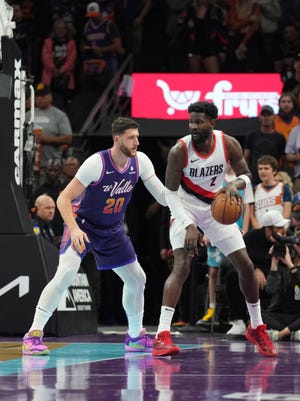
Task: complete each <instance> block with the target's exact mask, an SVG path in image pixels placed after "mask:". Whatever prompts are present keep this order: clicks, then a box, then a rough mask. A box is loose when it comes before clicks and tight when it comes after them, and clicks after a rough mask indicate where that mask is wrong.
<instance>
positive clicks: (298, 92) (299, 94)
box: [292, 83, 300, 119]
mask: <svg viewBox="0 0 300 401" xmlns="http://www.w3.org/2000/svg"><path fill="white" fill-rule="evenodd" d="M292 94H293V95H294V96H295V99H296V109H297V110H296V115H297V117H299V119H300V83H299V85H297V86H295V88H294V89H293V90H292Z"/></svg>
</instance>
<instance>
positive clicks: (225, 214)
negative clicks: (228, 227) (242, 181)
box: [211, 192, 242, 224]
mask: <svg viewBox="0 0 300 401" xmlns="http://www.w3.org/2000/svg"><path fill="white" fill-rule="evenodd" d="M230 199H231V197H230V196H229V195H227V196H226V195H225V193H222V192H221V193H220V194H218V195H217V196H215V198H214V200H213V201H212V204H211V214H212V216H213V218H214V219H215V220H217V222H219V223H221V224H233V223H235V222H236V221H237V220H238V219H239V218H240V217H241V215H242V205H238V200H237V198H236V197H234V202H233V203H230Z"/></svg>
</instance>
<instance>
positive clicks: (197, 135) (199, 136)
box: [191, 129, 211, 145]
mask: <svg viewBox="0 0 300 401" xmlns="http://www.w3.org/2000/svg"><path fill="white" fill-rule="evenodd" d="M210 133H211V130H210V129H205V130H203V131H202V130H201V131H191V135H192V139H193V143H194V144H195V145H201V144H202V143H204V142H205V141H206V140H207V139H208V138H209V135H210Z"/></svg>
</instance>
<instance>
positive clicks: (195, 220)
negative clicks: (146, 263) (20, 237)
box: [152, 102, 277, 357]
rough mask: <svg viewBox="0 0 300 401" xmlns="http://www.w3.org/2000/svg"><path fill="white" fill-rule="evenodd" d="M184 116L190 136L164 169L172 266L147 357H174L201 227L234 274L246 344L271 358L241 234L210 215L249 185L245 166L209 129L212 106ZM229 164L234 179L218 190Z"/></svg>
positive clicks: (232, 143)
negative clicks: (218, 197) (179, 307)
mask: <svg viewBox="0 0 300 401" xmlns="http://www.w3.org/2000/svg"><path fill="white" fill-rule="evenodd" d="M188 112H189V114H190V120H189V135H186V136H185V137H183V138H181V139H180V140H179V141H178V143H177V144H176V145H175V146H173V147H172V148H171V150H170V152H169V156H168V163H167V169H166V200H167V203H168V206H169V208H170V210H171V214H172V219H171V224H170V242H171V245H172V248H173V254H174V267H173V269H172V272H171V274H170V275H169V277H168V278H167V280H166V282H165V285H164V291H163V300H162V307H161V314H160V320H159V326H158V329H157V334H156V337H155V339H154V341H153V348H152V354H153V355H154V356H165V355H175V354H177V353H178V352H179V347H178V346H177V345H175V344H173V342H172V339H171V335H170V326H171V321H172V318H173V315H174V311H175V307H176V304H177V302H178V300H179V297H180V294H181V290H182V286H183V283H184V282H185V280H186V278H187V277H188V274H189V272H190V265H191V260H192V257H193V256H195V255H196V254H197V253H198V246H199V245H202V244H203V235H202V234H201V233H200V231H199V230H198V228H200V229H201V230H202V231H203V232H204V233H205V234H206V235H207V237H208V238H209V240H210V242H211V243H212V244H213V245H215V246H216V247H217V248H218V249H219V250H220V251H221V252H222V253H223V254H224V255H225V256H227V257H228V259H229V260H230V261H231V262H232V264H233V266H234V267H235V269H236V270H237V272H238V274H239V281H240V287H241V290H242V292H243V294H244V296H245V299H246V303H247V307H248V311H249V315H250V325H249V326H248V328H247V330H246V337H247V339H248V340H249V341H251V342H252V343H254V344H255V345H256V346H257V348H258V350H259V351H260V352H261V353H262V354H263V355H265V356H269V357H274V356H276V355H277V351H276V348H275V346H274V344H273V343H272V341H271V340H270V338H269V335H268V333H267V331H266V325H264V324H263V322H262V318H261V313H260V301H259V297H258V296H259V289H258V282H257V280H256V278H255V275H254V268H253V264H252V262H251V260H250V259H249V256H248V254H247V251H246V247H245V243H244V240H243V237H242V234H241V232H240V231H239V229H238V227H237V225H236V224H231V225H223V224H220V223H218V222H217V221H216V220H215V219H214V218H213V217H212V215H211V210H210V204H211V202H212V200H213V198H214V196H215V194H216V193H217V192H224V196H237V197H239V193H238V190H239V189H244V188H245V187H246V185H250V172H249V169H248V166H247V163H246V161H245V159H244V157H243V152H242V149H241V146H240V144H239V143H238V141H237V140H236V139H235V138H233V137H230V136H228V135H225V134H224V133H223V132H222V131H217V130H214V126H215V124H216V120H217V117H218V109H217V107H216V106H215V105H214V104H213V103H209V102H196V103H193V104H191V105H190V106H189V108H188ZM228 161H230V164H231V167H232V168H233V170H234V172H235V174H236V176H237V178H236V179H235V180H234V181H232V182H230V183H228V184H227V185H226V186H225V187H222V184H223V181H224V177H225V171H226V166H227V164H228ZM240 202H241V200H240Z"/></svg>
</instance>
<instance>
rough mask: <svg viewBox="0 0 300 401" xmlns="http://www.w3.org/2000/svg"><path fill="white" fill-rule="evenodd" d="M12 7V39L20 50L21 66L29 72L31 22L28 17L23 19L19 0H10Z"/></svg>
mask: <svg viewBox="0 0 300 401" xmlns="http://www.w3.org/2000/svg"><path fill="white" fill-rule="evenodd" d="M11 6H12V8H13V11H14V14H13V19H12V20H13V21H14V22H15V24H16V26H15V28H14V30H13V36H14V39H15V41H16V43H17V45H18V46H19V49H20V51H21V59H22V67H23V68H24V69H25V70H26V72H27V73H30V72H31V52H32V47H31V43H32V23H31V20H30V19H25V18H24V15H23V9H22V6H21V3H20V1H17V0H13V1H12V2H11Z"/></svg>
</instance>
